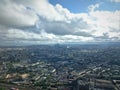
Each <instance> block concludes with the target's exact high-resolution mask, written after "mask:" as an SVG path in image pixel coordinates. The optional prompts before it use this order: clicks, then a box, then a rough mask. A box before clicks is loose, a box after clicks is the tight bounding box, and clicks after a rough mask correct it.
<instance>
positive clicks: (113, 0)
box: [111, 0, 120, 2]
mask: <svg viewBox="0 0 120 90" xmlns="http://www.w3.org/2000/svg"><path fill="white" fill-rule="evenodd" d="M111 2H120V0H111Z"/></svg>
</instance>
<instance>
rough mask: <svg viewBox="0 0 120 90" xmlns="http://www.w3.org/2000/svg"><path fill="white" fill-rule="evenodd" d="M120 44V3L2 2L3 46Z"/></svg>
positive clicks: (73, 0)
mask: <svg viewBox="0 0 120 90" xmlns="http://www.w3.org/2000/svg"><path fill="white" fill-rule="evenodd" d="M89 42H120V0H0V45H2V46H6V45H33V44H34V45H38V44H55V43H89Z"/></svg>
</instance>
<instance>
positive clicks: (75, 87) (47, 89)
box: [0, 44, 120, 90]
mask: <svg viewBox="0 0 120 90" xmlns="http://www.w3.org/2000/svg"><path fill="white" fill-rule="evenodd" d="M0 90H120V45H118V44H115V45H114V44H112V45H104V44H102V45H99V44H90V45H88V44H86V45H79V44H76V45H59V44H56V45H38V46H15V47H12V46H11V47H10V46H9V47H0Z"/></svg>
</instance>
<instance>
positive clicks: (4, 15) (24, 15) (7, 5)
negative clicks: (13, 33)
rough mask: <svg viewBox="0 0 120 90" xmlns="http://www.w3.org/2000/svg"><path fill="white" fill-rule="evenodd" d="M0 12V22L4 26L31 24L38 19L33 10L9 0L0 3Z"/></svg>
mask: <svg viewBox="0 0 120 90" xmlns="http://www.w3.org/2000/svg"><path fill="white" fill-rule="evenodd" d="M0 12H1V13H0V24H1V25H5V26H10V27H20V26H32V25H34V24H35V23H36V21H37V20H38V17H37V15H36V14H35V12H33V11H31V10H28V9H27V8H26V7H25V6H24V5H22V4H20V5H17V4H16V3H14V2H11V1H10V0H4V1H2V2H1V3H0Z"/></svg>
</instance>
